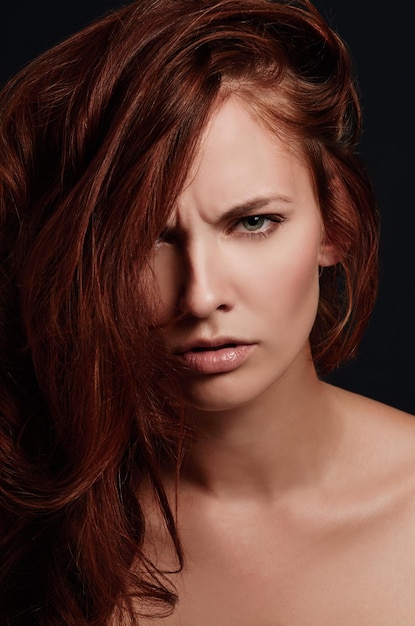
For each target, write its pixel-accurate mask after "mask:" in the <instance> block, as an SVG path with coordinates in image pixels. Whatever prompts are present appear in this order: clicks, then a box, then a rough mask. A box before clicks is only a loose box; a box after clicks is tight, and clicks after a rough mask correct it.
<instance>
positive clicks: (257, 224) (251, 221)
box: [240, 215, 269, 232]
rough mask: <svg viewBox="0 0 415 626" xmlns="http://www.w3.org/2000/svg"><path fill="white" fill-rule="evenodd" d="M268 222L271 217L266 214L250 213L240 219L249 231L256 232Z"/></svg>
mask: <svg viewBox="0 0 415 626" xmlns="http://www.w3.org/2000/svg"><path fill="white" fill-rule="evenodd" d="M266 222H269V218H267V217H265V215H250V216H249V217H245V218H244V219H243V220H241V221H240V224H241V225H242V226H243V227H244V228H245V229H246V230H248V231H250V232H254V231H256V230H261V229H262V228H263V226H264V225H265V223H266Z"/></svg>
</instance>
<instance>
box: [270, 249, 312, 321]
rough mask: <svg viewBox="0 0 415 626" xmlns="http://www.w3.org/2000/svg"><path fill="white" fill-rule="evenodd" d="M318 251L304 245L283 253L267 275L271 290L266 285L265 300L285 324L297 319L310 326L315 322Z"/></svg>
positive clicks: (271, 264)
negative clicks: (271, 304)
mask: <svg viewBox="0 0 415 626" xmlns="http://www.w3.org/2000/svg"><path fill="white" fill-rule="evenodd" d="M318 271H319V269H318V249H317V247H316V246H310V244H309V242H303V245H300V244H298V245H295V246H290V248H289V249H284V250H281V251H280V253H279V254H278V256H277V258H275V259H274V262H273V263H270V265H269V271H268V272H267V280H266V281H265V282H266V284H267V285H268V290H267V289H266V288H265V287H266V285H264V290H263V297H264V298H265V302H266V301H268V302H269V301H272V302H273V303H274V306H273V309H274V310H273V314H274V315H275V317H277V316H281V321H282V318H284V322H285V323H287V322H288V323H289V322H294V321H296V320H298V321H300V322H301V323H304V324H305V325H306V326H307V327H308V326H310V330H311V326H312V325H313V323H314V319H315V316H316V313H317V307H318V299H319V281H318Z"/></svg>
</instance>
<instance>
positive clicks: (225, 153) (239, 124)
mask: <svg viewBox="0 0 415 626" xmlns="http://www.w3.org/2000/svg"><path fill="white" fill-rule="evenodd" d="M307 194H308V195H309V196H310V197H311V196H312V197H313V199H315V198H314V189H313V184H312V177H311V175H310V171H309V167H308V165H307V162H306V159H305V157H304V156H303V154H302V152H301V150H300V149H299V145H298V142H296V141H294V140H293V141H292V142H290V141H289V140H288V139H287V138H285V137H284V139H283V138H281V136H280V135H279V134H278V133H276V132H272V131H271V130H270V129H269V128H267V127H266V126H265V124H263V123H262V122H261V121H260V120H259V118H258V116H257V115H256V114H255V113H254V112H253V111H252V110H251V108H250V107H249V105H248V104H247V103H246V102H244V101H243V100H242V99H240V98H228V99H227V100H226V101H225V102H223V103H222V104H220V105H219V106H218V107H217V108H216V109H215V110H214V111H213V112H212V114H211V116H210V119H209V121H208V123H207V126H206V128H205V130H204V131H203V133H202V136H201V139H200V144H199V147H198V150H197V151H196V154H195V157H194V160H193V163H192V165H191V168H190V171H189V174H188V176H187V179H186V182H185V185H184V188H183V190H182V193H181V195H180V197H179V199H178V208H179V209H180V208H182V207H183V208H188V209H190V208H191V207H199V206H201V207H203V208H205V209H209V210H210V211H225V210H229V208H231V207H232V206H235V205H241V204H243V203H246V202H249V201H251V200H252V199H253V198H258V197H271V196H272V197H277V196H278V197H280V198H282V199H283V198H285V199H286V200H287V201H288V202H290V201H292V200H293V199H300V198H303V197H304V195H307Z"/></svg>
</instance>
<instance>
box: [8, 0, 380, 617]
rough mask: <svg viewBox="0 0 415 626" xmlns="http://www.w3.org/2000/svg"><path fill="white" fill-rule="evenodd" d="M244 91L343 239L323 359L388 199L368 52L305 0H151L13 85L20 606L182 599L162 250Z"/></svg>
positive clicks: (83, 612)
mask: <svg viewBox="0 0 415 626" xmlns="http://www.w3.org/2000/svg"><path fill="white" fill-rule="evenodd" d="M234 93H237V94H239V95H240V96H241V97H243V98H244V99H245V101H246V102H247V103H248V104H249V105H250V106H251V107H252V108H253V110H255V111H256V113H257V114H258V116H260V118H261V119H262V120H263V122H264V124H267V125H268V127H269V128H270V129H271V130H274V131H275V132H286V133H288V136H291V137H295V138H296V140H297V141H300V142H301V145H302V146H303V149H304V153H305V154H306V155H307V158H308V159H309V163H310V167H311V171H312V173H313V176H314V182H315V187H316V193H317V197H318V199H319V204H320V208H321V213H322V216H323V221H324V225H325V229H326V234H327V237H328V239H329V240H330V241H331V242H332V243H333V244H334V245H335V247H336V250H337V253H338V258H339V262H338V264H337V265H336V266H334V267H333V268H327V269H325V271H324V273H323V275H322V276H321V280H320V283H321V297H320V307H319V311H318V315H317V319H316V323H315V326H314V328H313V332H312V336H311V345H312V351H313V355H314V359H315V363H316V366H317V368H318V369H319V371H320V372H327V371H330V370H331V369H332V368H333V367H336V366H337V365H338V364H339V363H340V362H342V361H344V360H345V359H347V358H349V357H350V356H352V355H353V354H354V353H355V351H356V346H357V345H358V342H359V340H360V337H361V335H362V332H363V330H364V327H365V325H366V323H367V320H368V316H369V314H370V311H371V309H372V306H373V302H374V298H375V293H376V283H377V280H376V279H377V236H378V223H377V211H376V204H375V202H374V198H373V193H372V188H371V184H370V182H369V180H368V177H367V174H366V171H365V168H364V167H363V165H362V163H361V162H360V160H359V157H358V155H357V145H358V139H359V132H360V125H361V113H360V109H359V103H358V98H357V94H356V86H355V82H354V78H353V72H352V66H351V61H350V57H349V54H348V51H347V48H346V46H345V45H344V43H343V42H342V41H341V39H340V38H339V37H338V36H337V34H335V33H334V32H333V31H332V30H331V29H330V28H329V27H328V26H327V24H326V23H325V22H324V20H323V19H322V17H321V16H320V15H319V14H318V13H317V11H316V10H315V8H314V7H313V6H312V5H311V4H310V2H309V1H308V0H293V1H291V0H274V1H272V0H138V1H136V2H133V3H131V4H129V5H127V6H125V7H123V8H121V9H120V10H118V11H116V12H113V13H110V14H108V15H106V16H104V17H103V18H101V19H100V20H98V21H97V22H95V23H93V24H91V25H90V26H88V27H86V28H85V29H84V30H82V31H81V32H79V33H78V34H76V35H74V36H72V37H71V38H69V39H68V40H66V41H64V42H63V43H61V44H59V45H57V46H55V47H54V48H53V49H51V50H49V51H48V52H46V53H45V54H43V55H42V56H40V57H39V58H38V59H36V60H35V61H33V62H32V63H30V64H29V65H28V66H27V67H26V68H24V69H23V70H22V71H21V72H20V73H19V74H18V75H16V76H15V77H14V78H13V79H12V80H11V81H9V83H8V84H7V85H6V86H5V88H4V89H3V91H2V93H1V95H0V462H1V474H0V507H1V511H0V528H1V540H0V542H1V543H0V546H1V548H0V572H1V575H0V607H1V622H2V624H5V625H12V624H15V625H17V624H18V625H24V624H42V626H59V624H62V625H63V624H76V625H77V626H83V625H97V626H98V625H99V626H102V625H103V624H106V623H109V622H110V620H111V623H118V622H117V619H118V618H117V617H116V616H117V615H118V616H119V622H120V623H121V622H122V623H123V624H126V623H130V622H131V623H138V621H137V620H138V617H137V616H138V615H139V614H140V613H144V612H145V611H151V610H154V611H155V612H159V613H160V612H161V613H162V612H163V611H164V612H167V613H168V612H169V611H171V610H172V608H173V607H174V604H175V601H176V595H175V592H174V588H172V586H171V585H170V583H169V580H168V578H167V576H166V572H163V571H161V570H160V569H158V568H157V567H156V566H155V565H154V564H153V563H152V562H151V560H150V559H149V558H148V556H147V555H146V552H145V550H144V547H143V541H144V537H145V529H146V519H145V514H144V512H143V506H142V499H140V488H141V485H142V483H143V481H146V483H149V484H150V485H151V486H152V489H153V491H154V494H155V497H156V499H157V501H158V504H159V506H160V510H161V514H162V517H163V519H164V521H165V524H166V528H167V530H168V532H169V533H170V536H171V540H172V543H173V546H174V548H175V551H176V554H177V568H178V569H180V567H182V565H183V555H182V550H181V547H180V540H179V536H178V532H177V529H176V525H175V515H174V511H172V510H171V507H170V505H169V502H168V500H167V497H166V493H165V491H164V488H163V483H162V479H161V468H162V466H163V464H164V463H166V462H169V463H172V464H173V466H174V467H175V468H176V472H178V471H179V466H180V459H181V457H182V454H183V447H184V445H185V443H186V439H185V434H186V433H185V428H184V425H183V423H182V419H181V414H180V407H177V406H173V405H172V403H171V402H170V400H169V398H167V397H166V394H165V393H164V392H162V390H161V389H160V388H159V381H160V379H161V378H162V377H163V376H171V375H172V372H171V370H170V368H169V364H168V362H167V361H166V358H165V357H164V355H163V353H162V348H161V347H160V345H159V342H158V341H157V337H155V336H154V334H153V332H152V329H151V327H150V324H149V321H148V320H149V315H148V306H147V304H146V303H147V302H148V297H149V294H150V293H151V284H150V281H149V272H148V271H147V267H148V260H149V257H150V255H151V251H152V249H153V246H154V242H155V240H156V237H157V235H158V234H159V232H160V231H161V230H162V227H163V225H164V223H165V221H166V219H167V216H168V215H169V213H170V212H171V210H172V207H173V206H174V203H175V200H176V198H177V196H178V194H179V192H180V190H181V188H182V185H183V183H184V180H185V177H186V174H187V172H188V169H189V166H190V164H191V162H192V157H193V155H194V153H195V150H196V148H197V144H198V141H199V139H200V136H201V133H202V131H203V129H204V127H205V126H206V122H207V120H208V117H209V114H210V113H211V111H212V110H213V108H214V107H215V106H217V104H218V102H219V101H220V100H221V99H223V98H226V97H229V95H231V94H234ZM141 607H143V608H141ZM117 611H118V612H117ZM128 620H129V621H128Z"/></svg>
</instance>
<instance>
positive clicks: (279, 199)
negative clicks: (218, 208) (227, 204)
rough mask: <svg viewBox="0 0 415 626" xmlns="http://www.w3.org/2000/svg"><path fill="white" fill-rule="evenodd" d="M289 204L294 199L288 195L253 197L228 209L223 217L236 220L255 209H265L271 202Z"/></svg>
mask: <svg viewBox="0 0 415 626" xmlns="http://www.w3.org/2000/svg"><path fill="white" fill-rule="evenodd" d="M279 203H281V204H282V205H287V204H291V203H292V199H291V198H289V197H288V196H283V195H278V196H258V197H257V198H252V199H251V200H248V201H246V202H242V203H241V204H236V205H235V206H233V207H232V208H231V209H229V210H228V211H225V213H223V215H222V216H221V219H224V220H234V219H238V218H241V217H244V216H246V215H250V214H251V213H254V212H255V211H258V210H260V209H263V208H265V207H267V206H269V205H270V204H279Z"/></svg>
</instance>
